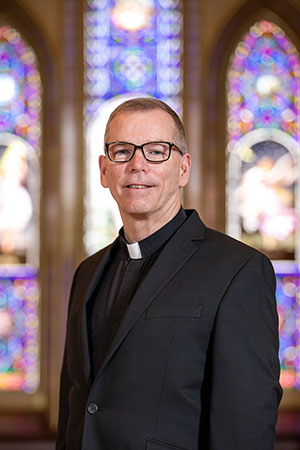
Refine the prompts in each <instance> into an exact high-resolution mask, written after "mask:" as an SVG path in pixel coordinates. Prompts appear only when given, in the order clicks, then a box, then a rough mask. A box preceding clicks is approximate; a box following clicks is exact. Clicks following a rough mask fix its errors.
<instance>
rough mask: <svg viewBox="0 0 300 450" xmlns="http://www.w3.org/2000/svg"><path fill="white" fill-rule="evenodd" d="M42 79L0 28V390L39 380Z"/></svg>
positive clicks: (21, 44)
mask: <svg viewBox="0 0 300 450" xmlns="http://www.w3.org/2000/svg"><path fill="white" fill-rule="evenodd" d="M40 141H41V82H40V75H39V71H38V66H37V60H36V57H35V55H34V53H33V51H32V50H31V48H30V47H28V45H27V44H26V43H25V41H24V40H23V39H22V37H21V36H20V34H19V33H18V32H17V31H16V30H15V29H14V28H11V27H9V26H2V27H0V391H1V390H4V391H23V392H25V393H32V392H34V391H35V390H36V389H37V387H38V384H39V283H38V267H39V203H40V201H39V190H40V170H39V155H40Z"/></svg>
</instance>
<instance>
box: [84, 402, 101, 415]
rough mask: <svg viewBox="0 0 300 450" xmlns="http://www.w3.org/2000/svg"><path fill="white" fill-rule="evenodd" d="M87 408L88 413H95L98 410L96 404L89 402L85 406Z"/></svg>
mask: <svg viewBox="0 0 300 450" xmlns="http://www.w3.org/2000/svg"><path fill="white" fill-rule="evenodd" d="M87 410H88V413H89V414H96V412H97V411H98V406H97V405H96V403H90V404H89V405H88V407H87Z"/></svg>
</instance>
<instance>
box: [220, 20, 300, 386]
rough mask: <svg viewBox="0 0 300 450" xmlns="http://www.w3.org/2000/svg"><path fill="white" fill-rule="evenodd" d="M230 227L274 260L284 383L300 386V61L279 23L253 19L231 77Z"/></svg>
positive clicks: (232, 64)
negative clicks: (253, 21)
mask: <svg viewBox="0 0 300 450" xmlns="http://www.w3.org/2000/svg"><path fill="white" fill-rule="evenodd" d="M227 135H228V146H227V156H228V158H227V230H228V232H229V234H231V235H233V236H234V237H236V238H238V239H241V240H243V241H244V242H246V243H248V244H250V245H252V246H254V247H256V248H258V249H259V250H262V251H263V252H264V253H266V254H267V255H268V256H269V257H270V258H271V259H272V260H273V263H274V267H275V271H276V275H277V301H278V312H279V317H280V360H281V364H282V379H281V381H282V385H283V387H285V388H286V389H290V388H295V389H300V361H299V354H300V336H299V325H300V323H299V316H300V310H299V305H300V287H299V284H300V273H299V262H300V254H299V250H300V241H299V240H300V237H299V232H298V230H299V210H300V208H299V206H300V204H299V198H300V197H299V194H300V183H299V157H300V145H299V144H300V142H299V141H300V59H299V54H298V52H297V49H296V48H295V46H294V45H293V44H292V42H291V41H290V40H289V39H288V37H287V36H286V34H285V33H284V31H283V30H282V29H281V28H280V27H278V26H277V25H276V24H274V23H271V22H268V21H260V22H257V23H256V24H254V25H253V26H252V27H251V28H250V30H249V32H248V33H247V34H246V35H245V36H244V38H243V40H242V41H241V42H240V43H239V44H238V46H237V47H236V49H235V51H234V54H233V55H232V58H231V61H230V65H229V70H228V74H227Z"/></svg>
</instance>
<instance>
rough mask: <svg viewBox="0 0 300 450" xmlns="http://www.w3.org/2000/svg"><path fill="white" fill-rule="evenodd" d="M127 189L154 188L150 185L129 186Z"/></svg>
mask: <svg viewBox="0 0 300 450" xmlns="http://www.w3.org/2000/svg"><path fill="white" fill-rule="evenodd" d="M126 187H127V188H130V189H146V188H151V187H152V186H150V185H148V184H128V185H127V186H126Z"/></svg>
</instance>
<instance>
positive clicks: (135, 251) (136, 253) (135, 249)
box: [126, 242, 142, 259]
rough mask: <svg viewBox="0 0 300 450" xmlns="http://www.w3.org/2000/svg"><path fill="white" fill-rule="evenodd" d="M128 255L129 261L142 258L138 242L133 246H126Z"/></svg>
mask: <svg viewBox="0 0 300 450" xmlns="http://www.w3.org/2000/svg"><path fill="white" fill-rule="evenodd" d="M126 245H127V249H128V253H129V256H130V258H131V259H140V258H142V252H141V248H140V245H139V243H138V242H134V243H133V244H126Z"/></svg>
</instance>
